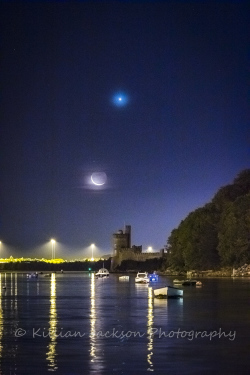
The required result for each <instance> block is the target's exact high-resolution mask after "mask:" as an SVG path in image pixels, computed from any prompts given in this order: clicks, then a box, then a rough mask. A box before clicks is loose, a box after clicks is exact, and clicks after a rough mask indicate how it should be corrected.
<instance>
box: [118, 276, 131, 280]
mask: <svg viewBox="0 0 250 375" xmlns="http://www.w3.org/2000/svg"><path fill="white" fill-rule="evenodd" d="M119 280H120V281H128V280H129V276H120V277H119Z"/></svg>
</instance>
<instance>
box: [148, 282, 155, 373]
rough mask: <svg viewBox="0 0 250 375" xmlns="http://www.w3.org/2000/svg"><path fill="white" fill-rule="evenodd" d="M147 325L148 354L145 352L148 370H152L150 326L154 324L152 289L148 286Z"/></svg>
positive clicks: (152, 340)
mask: <svg viewBox="0 0 250 375" xmlns="http://www.w3.org/2000/svg"><path fill="white" fill-rule="evenodd" d="M147 318H148V321H147V327H148V331H147V333H148V345H147V346H148V350H147V351H148V354H147V361H148V365H149V367H148V369H147V370H148V371H154V365H153V358H152V357H153V349H154V339H153V335H152V334H151V333H152V328H153V324H154V314H153V289H152V288H148V315H147Z"/></svg>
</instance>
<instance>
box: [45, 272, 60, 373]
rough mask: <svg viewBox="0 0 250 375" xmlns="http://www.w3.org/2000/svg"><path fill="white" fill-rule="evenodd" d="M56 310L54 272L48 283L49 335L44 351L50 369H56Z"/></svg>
mask: <svg viewBox="0 0 250 375" xmlns="http://www.w3.org/2000/svg"><path fill="white" fill-rule="evenodd" d="M57 322H58V321H57V312H56V274H55V273H52V274H51V285H50V315H49V337H50V343H49V345H48V351H47V353H46V359H47V361H48V367H49V369H50V371H55V370H57V361H56V355H57V353H56V344H57V337H56V333H57Z"/></svg>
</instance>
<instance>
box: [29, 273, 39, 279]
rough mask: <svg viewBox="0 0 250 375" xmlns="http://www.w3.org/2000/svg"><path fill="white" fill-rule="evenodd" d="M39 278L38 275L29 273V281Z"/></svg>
mask: <svg viewBox="0 0 250 375" xmlns="http://www.w3.org/2000/svg"><path fill="white" fill-rule="evenodd" d="M31 278H36V279H37V278H38V273H37V272H36V273H27V279H31Z"/></svg>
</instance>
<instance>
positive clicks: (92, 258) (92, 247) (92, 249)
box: [91, 243, 95, 262]
mask: <svg viewBox="0 0 250 375" xmlns="http://www.w3.org/2000/svg"><path fill="white" fill-rule="evenodd" d="M94 246H95V244H94V243H92V244H91V261H92V262H93V260H94Z"/></svg>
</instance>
